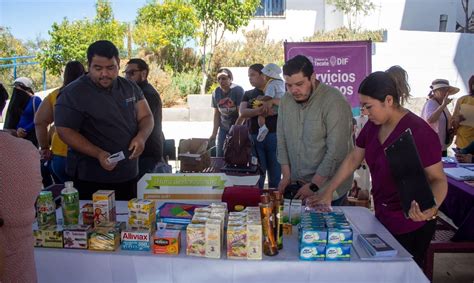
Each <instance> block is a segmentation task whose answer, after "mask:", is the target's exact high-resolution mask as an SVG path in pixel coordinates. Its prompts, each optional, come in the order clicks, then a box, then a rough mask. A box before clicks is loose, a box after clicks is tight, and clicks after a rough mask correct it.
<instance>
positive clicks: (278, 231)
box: [273, 191, 283, 250]
mask: <svg viewBox="0 0 474 283" xmlns="http://www.w3.org/2000/svg"><path fill="white" fill-rule="evenodd" d="M273 198H274V201H273V211H274V213H273V214H274V215H275V237H276V240H277V245H278V249H279V250H281V249H283V221H282V220H283V219H282V216H283V197H282V195H281V193H280V192H279V191H273Z"/></svg>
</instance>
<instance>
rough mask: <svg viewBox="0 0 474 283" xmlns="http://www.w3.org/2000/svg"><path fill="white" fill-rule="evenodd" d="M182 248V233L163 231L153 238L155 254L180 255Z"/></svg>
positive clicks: (157, 232)
mask: <svg viewBox="0 0 474 283" xmlns="http://www.w3.org/2000/svg"><path fill="white" fill-rule="evenodd" d="M180 247H181V231H180V230H167V229H161V230H158V231H156V233H155V236H154V237H153V253H154V254H168V255H178V254H179V250H180Z"/></svg>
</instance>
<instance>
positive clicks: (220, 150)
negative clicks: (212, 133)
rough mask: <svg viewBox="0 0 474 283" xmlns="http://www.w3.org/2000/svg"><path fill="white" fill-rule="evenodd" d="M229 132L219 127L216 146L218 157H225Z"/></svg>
mask: <svg viewBox="0 0 474 283" xmlns="http://www.w3.org/2000/svg"><path fill="white" fill-rule="evenodd" d="M228 132H229V130H224V129H222V128H221V127H219V131H218V132H217V144H216V148H217V150H216V153H217V157H224V141H225V137H226V136H227V133H228Z"/></svg>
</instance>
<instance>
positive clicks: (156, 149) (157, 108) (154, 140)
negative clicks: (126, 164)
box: [138, 80, 163, 162]
mask: <svg viewBox="0 0 474 283" xmlns="http://www.w3.org/2000/svg"><path fill="white" fill-rule="evenodd" d="M138 86H139V87H140V88H141V89H142V91H143V95H144V96H145V99H146V101H147V102H148V105H149V106H150V109H151V113H152V114H153V120H154V122H155V126H154V127H153V131H152V132H151V134H150V137H148V139H147V141H146V143H145V149H144V150H143V153H142V155H140V157H152V158H155V159H156V161H157V162H159V161H161V159H162V157H163V135H162V125H161V122H162V119H163V110H162V108H163V104H162V102H161V98H160V94H159V93H158V92H157V91H156V89H155V88H154V87H153V86H152V85H151V84H149V83H148V81H146V80H145V81H143V82H139V83H138Z"/></svg>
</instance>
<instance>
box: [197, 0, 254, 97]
mask: <svg viewBox="0 0 474 283" xmlns="http://www.w3.org/2000/svg"><path fill="white" fill-rule="evenodd" d="M191 4H192V5H193V6H194V8H195V9H196V13H197V17H198V19H199V20H200V21H201V36H200V45H201V48H202V53H203V57H202V58H203V60H202V62H201V71H202V72H203V74H204V75H203V78H204V79H203V82H202V84H201V94H203V93H204V91H205V85H206V75H207V74H208V72H209V70H210V67H211V65H210V62H211V61H212V54H213V53H214V49H215V48H216V46H218V45H219V43H220V42H221V40H222V37H223V35H224V32H225V31H231V32H236V31H237V30H238V29H239V28H240V27H242V26H245V25H247V24H248V23H249V21H250V19H251V18H252V17H253V15H254V14H255V11H256V9H257V7H258V6H259V5H260V0H227V1H209V0H191ZM207 47H209V48H210V50H209V52H208V51H207ZM207 53H209V54H210V56H208V55H207ZM206 60H207V61H208V64H207V66H206Z"/></svg>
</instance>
